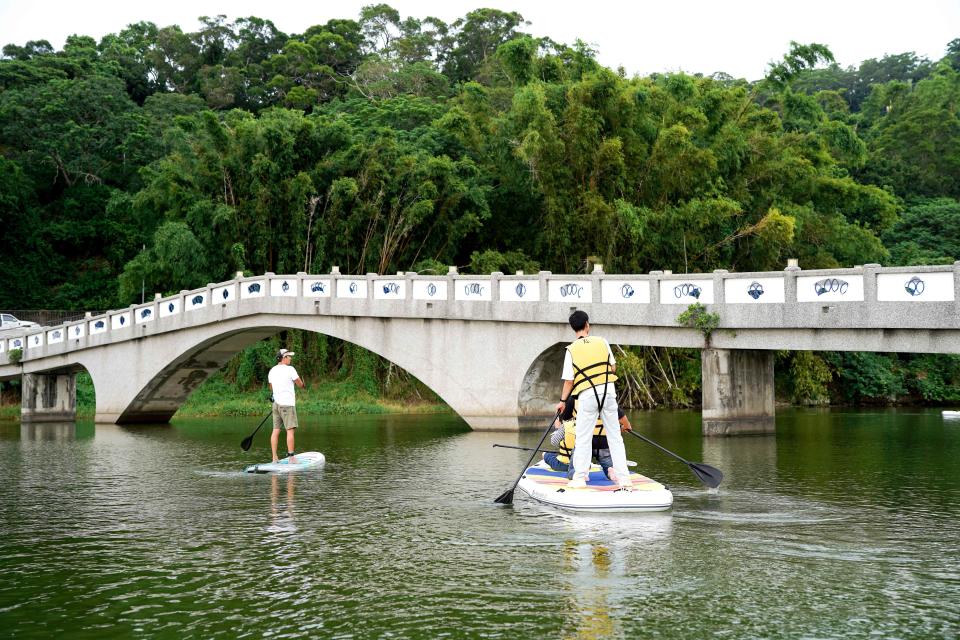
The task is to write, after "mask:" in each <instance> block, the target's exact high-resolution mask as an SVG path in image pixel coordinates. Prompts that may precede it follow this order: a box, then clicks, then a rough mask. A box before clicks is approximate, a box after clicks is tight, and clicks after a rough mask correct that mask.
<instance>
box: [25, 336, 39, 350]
mask: <svg viewBox="0 0 960 640" xmlns="http://www.w3.org/2000/svg"><path fill="white" fill-rule="evenodd" d="M42 346H43V334H42V333H35V334H33V335H31V336H27V349H34V348H36V347H42Z"/></svg>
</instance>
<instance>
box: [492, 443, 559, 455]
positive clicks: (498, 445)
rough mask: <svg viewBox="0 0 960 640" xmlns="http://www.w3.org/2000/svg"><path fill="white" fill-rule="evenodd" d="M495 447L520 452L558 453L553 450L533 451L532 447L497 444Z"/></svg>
mask: <svg viewBox="0 0 960 640" xmlns="http://www.w3.org/2000/svg"><path fill="white" fill-rule="evenodd" d="M493 446H494V447H500V448H501V449H519V450H520V451H539V452H540V453H556V451H554V450H552V449H531V448H530V447H514V446H512V445H509V444H495V445H493Z"/></svg>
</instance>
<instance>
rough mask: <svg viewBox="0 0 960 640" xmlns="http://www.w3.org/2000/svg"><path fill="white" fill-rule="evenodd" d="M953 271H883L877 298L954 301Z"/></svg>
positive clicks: (885, 299) (899, 300)
mask: <svg viewBox="0 0 960 640" xmlns="http://www.w3.org/2000/svg"><path fill="white" fill-rule="evenodd" d="M953 284H954V282H953V272H952V271H933V272H927V273H881V274H878V275H877V300H879V301H881V302H953V300H954V291H953Z"/></svg>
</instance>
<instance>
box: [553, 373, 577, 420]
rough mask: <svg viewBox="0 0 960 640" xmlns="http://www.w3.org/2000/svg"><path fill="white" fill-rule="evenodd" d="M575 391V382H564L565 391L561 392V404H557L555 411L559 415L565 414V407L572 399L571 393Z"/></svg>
mask: <svg viewBox="0 0 960 640" xmlns="http://www.w3.org/2000/svg"><path fill="white" fill-rule="evenodd" d="M571 391H573V380H564V381H563V389H562V390H561V391H560V402H558V403H557V406H556V407H555V409H556V410H557V413H561V412H563V409H564V406H565V405H566V404H567V398H569V397H570V392H571Z"/></svg>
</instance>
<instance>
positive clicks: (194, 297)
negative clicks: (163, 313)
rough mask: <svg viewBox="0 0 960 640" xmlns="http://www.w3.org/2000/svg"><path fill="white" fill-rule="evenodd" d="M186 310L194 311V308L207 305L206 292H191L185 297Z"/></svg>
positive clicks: (201, 307)
mask: <svg viewBox="0 0 960 640" xmlns="http://www.w3.org/2000/svg"><path fill="white" fill-rule="evenodd" d="M186 301H187V302H186V305H187V311H194V310H196V309H203V308H204V307H205V306H207V294H206V292H203V293H193V294H190V295H188V296H187V297H186Z"/></svg>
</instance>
